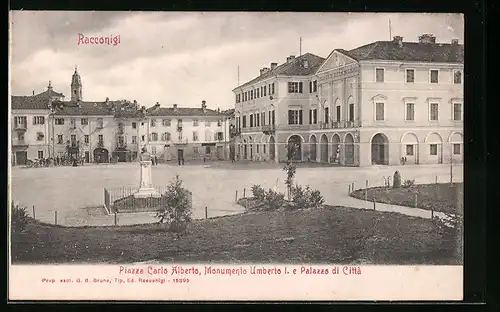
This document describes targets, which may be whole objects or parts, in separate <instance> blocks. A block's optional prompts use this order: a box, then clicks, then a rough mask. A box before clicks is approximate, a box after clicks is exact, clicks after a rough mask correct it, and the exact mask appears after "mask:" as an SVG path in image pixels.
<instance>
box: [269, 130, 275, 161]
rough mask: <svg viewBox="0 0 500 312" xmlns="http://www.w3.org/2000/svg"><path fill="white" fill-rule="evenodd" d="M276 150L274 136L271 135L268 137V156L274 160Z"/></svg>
mask: <svg viewBox="0 0 500 312" xmlns="http://www.w3.org/2000/svg"><path fill="white" fill-rule="evenodd" d="M275 151H276V142H275V140H274V137H273V136H271V137H270V138H269V158H270V159H272V160H274V159H275V153H276V152H275Z"/></svg>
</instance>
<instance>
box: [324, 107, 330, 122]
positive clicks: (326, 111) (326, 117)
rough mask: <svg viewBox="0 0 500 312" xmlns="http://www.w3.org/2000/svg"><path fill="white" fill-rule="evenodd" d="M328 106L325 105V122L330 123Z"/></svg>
mask: <svg viewBox="0 0 500 312" xmlns="http://www.w3.org/2000/svg"><path fill="white" fill-rule="evenodd" d="M328 117H329V116H328V107H325V123H328V121H329V120H328Z"/></svg>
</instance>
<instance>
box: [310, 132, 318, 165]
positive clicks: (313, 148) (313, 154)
mask: <svg viewBox="0 0 500 312" xmlns="http://www.w3.org/2000/svg"><path fill="white" fill-rule="evenodd" d="M316 149H317V145H316V136H315V135H314V134H313V135H311V137H310V138H309V161H316Z"/></svg>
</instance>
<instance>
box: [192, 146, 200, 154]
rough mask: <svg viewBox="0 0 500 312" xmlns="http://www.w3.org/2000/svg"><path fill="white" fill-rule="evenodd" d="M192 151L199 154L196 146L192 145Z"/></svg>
mask: <svg viewBox="0 0 500 312" xmlns="http://www.w3.org/2000/svg"><path fill="white" fill-rule="evenodd" d="M193 153H195V154H199V153H200V150H199V148H198V146H193Z"/></svg>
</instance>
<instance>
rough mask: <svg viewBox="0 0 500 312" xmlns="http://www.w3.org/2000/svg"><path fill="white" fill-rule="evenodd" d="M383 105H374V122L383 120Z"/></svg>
mask: <svg viewBox="0 0 500 312" xmlns="http://www.w3.org/2000/svg"><path fill="white" fill-rule="evenodd" d="M384 117H385V116H384V103H375V120H384V119H385V118H384Z"/></svg>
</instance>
